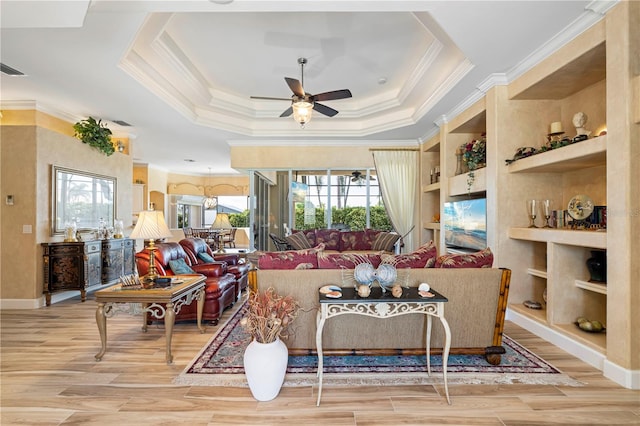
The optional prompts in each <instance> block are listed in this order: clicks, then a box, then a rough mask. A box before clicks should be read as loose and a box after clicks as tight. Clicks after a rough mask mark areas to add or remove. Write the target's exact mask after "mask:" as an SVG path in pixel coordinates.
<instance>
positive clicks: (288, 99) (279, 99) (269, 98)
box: [250, 96, 291, 101]
mask: <svg viewBox="0 0 640 426" xmlns="http://www.w3.org/2000/svg"><path fill="white" fill-rule="evenodd" d="M250 98H251V99H264V100H267V101H291V98H272V97H269V96H250Z"/></svg>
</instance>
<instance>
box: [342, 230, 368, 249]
mask: <svg viewBox="0 0 640 426" xmlns="http://www.w3.org/2000/svg"><path fill="white" fill-rule="evenodd" d="M371 244H372V240H371V238H370V236H369V234H368V233H367V232H366V231H342V232H340V251H366V250H371Z"/></svg>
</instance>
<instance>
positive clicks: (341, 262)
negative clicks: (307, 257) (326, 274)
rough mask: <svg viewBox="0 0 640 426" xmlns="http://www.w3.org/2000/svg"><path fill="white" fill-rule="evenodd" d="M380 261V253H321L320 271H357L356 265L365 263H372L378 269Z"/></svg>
mask: <svg viewBox="0 0 640 426" xmlns="http://www.w3.org/2000/svg"><path fill="white" fill-rule="evenodd" d="M380 260H381V259H380V254H379V253H366V254H359V253H320V254H318V269H355V267H356V265H358V264H360V263H364V262H368V263H371V264H372V265H373V267H374V268H377V267H378V265H380Z"/></svg>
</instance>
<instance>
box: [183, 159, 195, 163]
mask: <svg viewBox="0 0 640 426" xmlns="http://www.w3.org/2000/svg"><path fill="white" fill-rule="evenodd" d="M184 161H186V162H187V163H195V162H196V160H192V159H191V158H185V159H184Z"/></svg>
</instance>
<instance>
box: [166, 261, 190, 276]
mask: <svg viewBox="0 0 640 426" xmlns="http://www.w3.org/2000/svg"><path fill="white" fill-rule="evenodd" d="M169 268H171V270H172V271H173V273H174V274H176V275H180V274H194V273H195V272H194V271H193V269H191V268H190V267H189V265H187V263H186V262H185V261H184V259H182V258H180V259H175V260H170V261H169Z"/></svg>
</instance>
